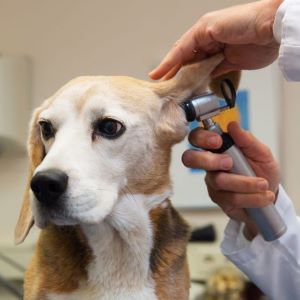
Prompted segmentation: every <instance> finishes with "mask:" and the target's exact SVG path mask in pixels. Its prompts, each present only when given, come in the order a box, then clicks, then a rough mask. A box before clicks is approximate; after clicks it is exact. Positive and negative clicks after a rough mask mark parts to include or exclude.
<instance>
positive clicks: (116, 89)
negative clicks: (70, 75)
mask: <svg viewBox="0 0 300 300" xmlns="http://www.w3.org/2000/svg"><path fill="white" fill-rule="evenodd" d="M222 59H223V58H222V56H221V55H218V56H215V57H212V58H210V59H207V60H205V61H203V62H201V63H198V64H194V65H190V66H187V67H185V68H183V69H182V70H181V71H180V72H179V74H178V75H177V76H176V77H175V78H174V79H171V80H169V81H165V82H159V83H150V82H145V81H140V80H136V79H133V78H128V77H81V78H77V79H75V80H73V81H71V82H70V83H68V84H67V85H65V86H64V87H63V88H62V89H60V90H59V91H58V92H57V93H56V94H55V95H54V96H52V97H51V98H49V99H48V100H46V101H45V102H44V103H43V104H42V105H41V107H39V108H38V109H36V111H35V112H34V115H33V118H32V121H31V126H30V128H31V129H30V136H29V156H30V170H29V179H28V185H27V189H26V192H25V197H24V200H23V206H22V209H21V213H20V216H19V220H18V223H17V227H16V232H15V239H16V243H20V242H22V241H23V240H24V239H25V237H26V235H27V234H28V232H29V230H30V228H31V226H32V224H33V220H34V222H35V223H36V224H37V226H38V227H40V228H44V227H45V226H46V225H47V224H48V223H53V224H56V225H74V224H79V223H90V224H91V223H99V222H101V221H102V220H103V219H104V218H105V217H106V216H107V215H108V214H110V213H111V211H112V209H113V207H114V205H115V203H116V202H117V200H118V199H119V198H120V197H119V196H120V194H121V193H124V191H125V190H126V189H129V190H130V191H131V192H132V190H134V192H137V191H138V192H141V193H152V192H153V193H155V192H162V191H163V190H164V189H166V188H168V186H169V183H170V182H169V180H168V178H169V177H168V168H169V159H170V149H171V147H172V145H173V144H175V143H177V142H179V141H181V140H182V139H183V138H184V137H185V135H186V133H187V122H186V120H185V115H184V112H183V110H182V109H181V107H180V106H179V105H178V104H179V103H181V102H182V101H184V100H186V99H187V98H188V97H190V96H192V95H196V94H199V93H201V92H204V91H205V90H206V88H207V86H208V84H209V81H210V79H209V77H210V76H209V75H210V73H211V72H212V70H213V69H214V68H215V67H216V65H218V64H219V63H220V62H221V61H222Z"/></svg>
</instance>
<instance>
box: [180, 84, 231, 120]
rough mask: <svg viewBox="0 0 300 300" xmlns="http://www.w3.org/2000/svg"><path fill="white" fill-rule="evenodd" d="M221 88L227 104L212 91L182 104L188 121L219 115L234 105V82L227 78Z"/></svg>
mask: <svg viewBox="0 0 300 300" xmlns="http://www.w3.org/2000/svg"><path fill="white" fill-rule="evenodd" d="M220 88H221V91H222V95H223V97H224V100H225V101H226V105H222V104H221V103H220V99H219V98H218V97H217V96H216V95H214V94H212V93H206V94H203V95H201V96H198V97H196V98H193V99H190V100H187V101H185V102H184V103H183V104H182V105H181V106H182V108H183V109H184V111H185V114H186V119H187V121H188V122H192V121H194V120H196V119H197V120H198V121H203V120H205V119H208V118H211V117H213V116H215V115H218V114H219V113H220V112H221V111H223V110H226V109H230V108H232V107H234V105H235V99H236V92H235V88H234V86H233V83H232V82H231V81H230V80H229V79H225V80H223V81H222V82H221V86H220Z"/></svg>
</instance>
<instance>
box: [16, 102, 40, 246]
mask: <svg viewBox="0 0 300 300" xmlns="http://www.w3.org/2000/svg"><path fill="white" fill-rule="evenodd" d="M40 112H41V108H38V109H36V110H35V111H34V114H33V117H32V119H31V122H30V132H29V140H28V154H29V172H28V179H27V185H26V190H25V194H24V198H23V203H22V208H21V211H20V215H19V219H18V221H17V225H16V228H15V244H17V245H18V244H20V243H22V242H23V241H24V240H25V238H26V236H27V235H28V233H29V231H30V228H31V227H32V226H33V223H34V220H33V213H32V210H31V207H30V203H29V195H30V181H31V178H32V175H33V173H34V170H35V168H36V167H37V166H38V165H39V164H40V163H41V161H42V160H43V158H44V156H45V150H44V146H43V143H42V140H41V136H40V129H39V125H38V124H37V120H38V117H39V114H40Z"/></svg>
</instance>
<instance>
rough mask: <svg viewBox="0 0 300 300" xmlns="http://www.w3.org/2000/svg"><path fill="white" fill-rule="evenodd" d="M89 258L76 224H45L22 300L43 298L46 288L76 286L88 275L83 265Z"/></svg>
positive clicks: (63, 289) (70, 288) (58, 289)
mask: <svg viewBox="0 0 300 300" xmlns="http://www.w3.org/2000/svg"><path fill="white" fill-rule="evenodd" d="M91 261H92V252H91V249H90V248H89V246H88V244H87V241H86V238H85V236H84V235H83V234H82V232H81V230H80V228H79V227H64V226H63V227H58V226H48V227H47V228H46V229H44V230H42V232H41V235H40V237H39V240H38V243H37V247H36V251H35V255H34V257H33V260H32V262H31V264H30V267H29V269H28V270H27V272H26V275H25V286H24V288H25V295H26V298H25V300H26V299H28V300H31V299H42V297H43V294H44V293H45V292H53V293H59V292H64V293H68V292H72V291H74V290H76V289H77V288H78V286H79V282H80V281H83V280H86V279H87V270H86V267H87V266H88V264H89V263H90V262H91ZM37 274H38V276H37ZM33 287H36V291H35V292H32V288H33ZM36 292H37V293H38V294H37V293H36ZM31 295H34V297H33V296H31ZM36 295H39V297H37V296H36ZM36 297H37V298H36Z"/></svg>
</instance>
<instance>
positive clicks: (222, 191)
mask: <svg viewBox="0 0 300 300" xmlns="http://www.w3.org/2000/svg"><path fill="white" fill-rule="evenodd" d="M228 132H229V134H230V135H231V137H232V138H233V140H234V142H235V143H236V145H237V146H238V147H239V148H240V149H241V151H242V152H243V153H244V155H245V156H246V158H247V160H248V161H249V163H250V165H251V167H252V168H253V170H254V172H255V173H256V175H257V177H246V176H242V175H237V174H231V173H228V172H227V171H229V170H230V169H231V167H232V160H231V158H230V157H229V156H227V155H225V154H214V153H212V152H209V151H204V152H200V151H196V150H187V151H186V152H185V153H184V154H183V157H182V161H183V163H184V164H185V166H187V167H190V168H199V169H204V170H206V171H207V175H206V178H205V181H206V184H207V190H208V193H209V195H210V197H211V199H212V200H213V201H214V202H215V203H217V204H218V205H219V206H220V207H221V208H222V209H223V211H224V212H225V213H226V214H227V215H228V216H229V217H230V218H232V219H235V220H237V221H241V222H244V223H246V225H247V229H248V230H247V235H248V236H247V237H248V238H249V239H251V238H252V237H253V236H255V235H256V234H257V231H256V227H255V226H254V224H253V223H252V222H251V220H250V219H249V217H248V216H247V215H246V213H245V212H244V210H243V209H242V208H252V207H263V206H265V205H267V204H269V203H271V202H274V201H275V199H276V194H277V192H278V186H279V180H280V178H279V168H278V164H277V163H276V161H275V160H274V157H273V155H272V153H271V151H270V149H269V148H268V147H267V146H265V145H264V144H262V143H261V142H260V141H259V140H257V139H256V138H255V137H254V136H253V135H252V134H251V133H249V132H247V131H244V130H243V129H241V127H240V126H239V125H238V123H236V122H232V123H230V124H229V126H228ZM189 140H190V142H191V144H193V145H195V146H197V147H201V148H210V149H212V148H219V147H220V146H221V143H222V141H221V138H220V137H219V136H218V135H217V134H215V133H212V132H208V131H205V130H203V129H200V128H197V129H195V130H193V131H192V132H191V133H190V135H189Z"/></svg>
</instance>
